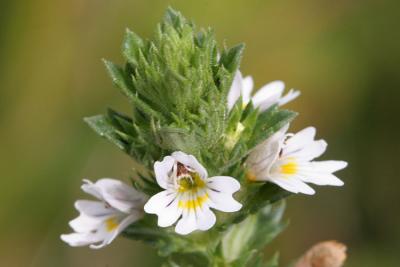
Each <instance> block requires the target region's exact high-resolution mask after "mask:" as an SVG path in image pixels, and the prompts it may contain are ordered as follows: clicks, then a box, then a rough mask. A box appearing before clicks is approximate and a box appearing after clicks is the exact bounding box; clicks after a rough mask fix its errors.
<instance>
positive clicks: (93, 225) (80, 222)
mask: <svg viewBox="0 0 400 267" xmlns="http://www.w3.org/2000/svg"><path fill="white" fill-rule="evenodd" d="M102 222H103V218H102V217H97V218H94V217H88V216H86V215H84V214H81V215H79V216H78V217H76V218H75V219H73V220H71V221H70V222H69V226H70V227H71V228H72V229H73V230H74V231H75V232H78V233H88V232H91V231H93V230H95V229H97V228H99V226H100V225H101V224H102Z"/></svg>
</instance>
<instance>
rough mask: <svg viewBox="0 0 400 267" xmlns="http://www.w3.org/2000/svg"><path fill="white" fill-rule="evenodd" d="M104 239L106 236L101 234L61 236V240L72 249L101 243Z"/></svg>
mask: <svg viewBox="0 0 400 267" xmlns="http://www.w3.org/2000/svg"><path fill="white" fill-rule="evenodd" d="M103 238H104V236H103V235H102V234H101V233H100V234H97V233H96V234H93V233H72V234H64V235H61V240H62V241H64V242H66V243H68V245H70V246H72V247H81V246H87V245H89V244H93V243H97V242H100V241H102V240H103Z"/></svg>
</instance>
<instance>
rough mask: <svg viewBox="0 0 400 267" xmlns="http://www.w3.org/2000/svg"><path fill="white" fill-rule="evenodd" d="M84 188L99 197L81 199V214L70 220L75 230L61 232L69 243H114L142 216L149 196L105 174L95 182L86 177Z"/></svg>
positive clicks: (79, 209)
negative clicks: (65, 232) (105, 176)
mask: <svg viewBox="0 0 400 267" xmlns="http://www.w3.org/2000/svg"><path fill="white" fill-rule="evenodd" d="M84 182H85V184H83V185H82V187H81V188H82V190H83V191H85V192H86V193H88V194H91V195H92V196H94V197H96V198H98V199H99V200H100V201H94V200H78V201H76V202H75V208H76V209H77V210H78V211H79V212H80V215H79V217H77V218H75V219H74V220H72V221H70V222H69V225H70V226H71V228H72V229H73V230H74V231H75V233H71V234H64V235H61V239H62V240H63V241H64V242H67V243H68V244H69V245H70V246H73V247H76V246H87V245H90V248H94V249H97V248H102V247H104V246H106V245H108V244H110V243H111V241H113V240H114V238H115V237H117V235H118V234H119V233H121V232H122V231H123V230H124V229H125V228H126V227H127V226H129V225H130V224H131V223H133V222H135V221H137V220H139V219H140V218H142V217H143V215H144V212H143V205H144V203H145V202H146V200H147V197H146V196H145V195H144V194H143V193H141V192H138V191H136V190H135V189H134V188H132V187H131V186H128V185H126V184H124V183H122V182H121V181H118V180H114V179H109V178H103V179H100V180H98V181H97V182H96V183H92V182H91V181H88V180H84Z"/></svg>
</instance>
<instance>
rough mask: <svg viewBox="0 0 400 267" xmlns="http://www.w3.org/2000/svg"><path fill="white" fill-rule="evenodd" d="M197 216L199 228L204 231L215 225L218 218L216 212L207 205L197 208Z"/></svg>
mask: <svg viewBox="0 0 400 267" xmlns="http://www.w3.org/2000/svg"><path fill="white" fill-rule="evenodd" d="M196 217H197V228H198V229H199V230H202V231H206V230H208V229H210V228H211V227H213V225H214V224H215V222H216V220H217V219H216V217H215V214H214V213H213V212H212V211H211V210H210V208H209V207H208V206H207V205H203V206H202V207H201V208H197V209H196Z"/></svg>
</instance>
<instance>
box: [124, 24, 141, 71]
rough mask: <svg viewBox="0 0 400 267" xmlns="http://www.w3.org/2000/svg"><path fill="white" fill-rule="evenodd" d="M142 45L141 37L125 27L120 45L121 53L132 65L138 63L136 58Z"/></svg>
mask: <svg viewBox="0 0 400 267" xmlns="http://www.w3.org/2000/svg"><path fill="white" fill-rule="evenodd" d="M143 46H144V42H143V40H142V38H140V37H139V36H138V35H136V33H134V32H132V31H131V30H129V29H126V32H125V39H124V42H123V45H122V54H123V55H124V57H125V59H126V60H127V61H128V62H129V63H131V64H132V65H133V66H136V65H137V64H138V58H139V54H140V51H141V49H142V48H143Z"/></svg>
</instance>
